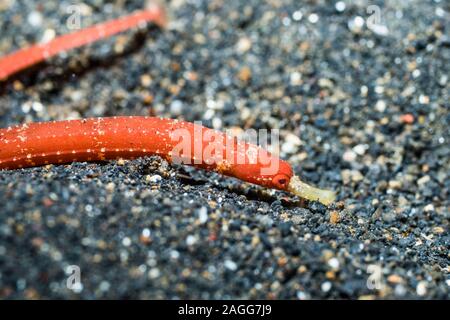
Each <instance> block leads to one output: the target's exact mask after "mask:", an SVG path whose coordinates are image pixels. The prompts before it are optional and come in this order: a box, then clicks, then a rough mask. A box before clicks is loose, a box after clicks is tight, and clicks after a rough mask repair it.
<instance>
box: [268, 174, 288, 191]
mask: <svg viewBox="0 0 450 320" xmlns="http://www.w3.org/2000/svg"><path fill="white" fill-rule="evenodd" d="M272 183H273V184H274V185H275V186H277V187H278V188H280V189H285V188H287V186H288V183H289V176H287V175H285V174H282V173H281V174H277V175H276V176H275V177H273V179H272Z"/></svg>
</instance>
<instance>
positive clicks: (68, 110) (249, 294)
mask: <svg viewBox="0 0 450 320" xmlns="http://www.w3.org/2000/svg"><path fill="white" fill-rule="evenodd" d="M84 2H85V5H84V6H82V7H81V9H82V10H81V11H82V14H83V16H82V19H81V22H82V24H83V26H88V25H92V24H93V23H97V22H100V21H105V20H107V19H111V18H113V17H118V16H120V15H124V14H127V13H130V12H132V11H133V10H135V9H139V8H141V7H142V1H137V0H136V1H126V2H125V1H118V2H119V3H122V4H124V3H126V5H111V3H110V1H101V0H87V1H84ZM65 3H66V2H64V4H63V2H60V1H45V2H39V4H37V2H36V1H33V0H27V1H25V0H24V1H12V0H6V1H1V4H0V17H1V18H0V29H1V30H2V31H1V35H0V52H1V53H7V52H11V51H13V50H15V49H17V48H20V47H22V46H25V45H27V44H29V43H33V42H36V41H42V40H43V39H49V38H51V37H52V36H53V35H54V34H64V33H67V32H69V31H70V30H69V28H68V26H67V23H66V22H67V19H68V13H67V7H66V4H65ZM352 3H353V2H352ZM394 3H395V6H394V7H393V6H392V5H394V4H391V2H388V1H386V2H384V3H383V1H375V4H378V5H379V6H380V7H381V15H380V18H381V22H380V24H381V25H383V26H384V27H383V26H381V27H380V26H379V25H378V26H376V27H373V26H372V24H370V21H369V20H371V19H370V18H369V14H368V13H367V11H366V10H367V6H369V5H370V4H374V3H372V2H370V3H369V2H368V1H358V5H355V4H351V3H350V1H345V5H344V6H343V4H342V3H341V2H339V3H338V4H336V3H335V2H331V1H330V2H329V1H308V2H305V3H302V4H299V1H294V0H290V1H275V0H267V1H257V0H251V1H228V0H227V1H225V0H218V1H207V0H204V1H203V0H195V1H194V0H190V1H184V0H177V1H172V2H170V3H169V4H167V6H168V7H169V9H170V11H171V19H172V23H171V25H170V26H169V28H168V29H167V30H164V31H161V30H158V29H157V28H155V27H152V26H148V27H147V28H145V29H144V30H140V31H137V30H134V31H130V32H126V33H124V34H121V35H120V36H116V37H113V38H111V39H108V40H106V41H101V42H99V43H97V44H95V45H92V46H89V47H86V48H80V49H77V50H73V51H70V52H69V53H68V54H66V55H64V56H60V57H57V58H54V59H51V60H50V61H48V62H47V63H45V64H41V65H39V66H36V67H35V68H33V69H31V70H29V71H27V72H22V73H21V74H19V75H17V76H16V77H14V78H12V79H10V80H9V81H8V82H6V83H3V84H2V85H1V88H0V126H1V127H6V126H9V125H12V124H18V123H24V122H29V121H46V120H62V119H68V118H81V117H93V116H111V115H157V116H163V117H171V118H179V119H187V120H189V121H194V120H201V121H203V124H204V125H206V126H209V127H214V128H217V129H221V130H224V129H227V128H234V130H235V131H236V132H238V131H239V128H240V129H246V128H254V129H275V128H278V129H280V132H281V147H282V154H281V155H282V157H283V158H284V159H286V160H288V161H289V162H290V163H291V164H292V165H293V167H294V169H295V171H296V173H297V174H299V175H300V176H301V177H302V178H303V179H304V180H305V181H308V182H310V183H312V184H315V185H318V186H321V187H326V188H330V189H334V190H336V191H337V193H338V200H339V201H341V203H340V204H337V205H335V206H333V207H331V208H326V207H324V206H323V205H321V204H319V203H314V202H306V201H304V202H302V201H299V199H298V198H296V197H294V196H291V195H288V194H285V193H283V192H277V191H271V190H265V189H264V188H261V187H258V186H253V185H250V184H245V183H242V182H240V181H238V180H235V179H232V178H226V177H222V176H220V175H218V174H216V173H210V172H204V171H201V170H196V169H193V168H190V167H183V166H172V165H170V164H168V163H166V162H165V161H164V160H162V159H160V158H157V157H149V158H144V159H137V160H134V161H112V162H107V163H74V164H72V165H65V166H63V165H61V166H47V167H43V168H30V169H25V170H15V171H2V172H1V173H0V202H1V203H2V205H1V208H0V298H11V299H17V298H27V299H33V298H75V299H76V298H82V299H93V298H169V299H173V298H207V299H217V298H225V299H227V298H262V299H266V298H269V299H280V298H281V299H308V298H352V299H356V298H361V299H376V298H418V299H449V298H450V290H449V289H450V288H449V286H450V276H449V261H450V260H449V258H450V254H449V247H450V238H449V233H448V230H449V205H450V201H449V199H450V192H449V187H450V179H449V172H450V162H449V156H450V148H449V141H450V134H449V122H450V114H449V88H450V81H449V76H450V63H449V61H450V38H449V36H448V35H449V30H450V22H449V21H450V18H449V11H450V7H449V3H448V2H446V1H437V0H436V1H434V2H433V1H419V0H416V1H408V2H405V3H404V4H403V2H400V1H396V2H394ZM407 3H408V4H407ZM344 7H345V8H344ZM368 22H369V26H370V28H369V27H368V25H367V23H368ZM386 27H387V29H386ZM69 265H77V266H79V267H80V269H81V285H79V286H76V287H75V288H74V290H70V289H68V288H67V286H66V280H67V277H68V274H69V273H68V270H67V267H68V266H69ZM374 286H375V287H374Z"/></svg>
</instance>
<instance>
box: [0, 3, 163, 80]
mask: <svg viewBox="0 0 450 320" xmlns="http://www.w3.org/2000/svg"><path fill="white" fill-rule="evenodd" d="M149 21H152V22H154V23H156V24H157V25H159V26H164V25H165V23H166V21H165V13H164V10H163V9H162V8H161V7H159V6H156V5H154V6H152V7H151V8H149V9H147V10H141V11H137V12H135V13H132V14H130V15H128V16H125V17H121V18H118V19H115V20H111V21H108V22H105V23H101V24H97V25H95V26H92V27H89V28H85V29H82V30H79V31H76V32H73V33H70V34H67V35H63V36H59V37H57V38H56V39H54V40H52V41H50V42H48V43H45V44H37V45H34V46H31V47H28V48H24V49H21V50H18V51H16V52H13V53H11V54H9V55H6V56H4V57H3V58H0V80H3V79H6V78H8V77H9V76H11V75H13V74H15V73H17V72H19V71H21V70H24V69H26V68H28V67H30V66H32V65H35V64H37V63H40V62H42V61H44V60H45V59H48V58H50V57H52V56H55V55H57V54H59V53H61V52H64V51H67V50H70V49H73V48H76V47H80V46H82V45H85V44H88V43H91V42H94V41H97V40H99V39H103V38H106V37H109V36H112V35H114V34H116V33H119V32H123V31H125V30H128V29H131V28H134V27H136V26H138V25H140V24H143V23H146V22H149Z"/></svg>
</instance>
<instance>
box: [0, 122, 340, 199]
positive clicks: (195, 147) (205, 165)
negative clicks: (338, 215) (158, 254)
mask: <svg viewBox="0 0 450 320" xmlns="http://www.w3.org/2000/svg"><path fill="white" fill-rule="evenodd" d="M186 139H187V141H182V140H186ZM232 141H236V140H235V139H233V138H230V137H229V136H227V135H226V134H224V133H222V132H219V131H216V130H212V129H209V128H206V127H204V126H201V125H199V124H194V123H190V122H185V121H179V120H173V119H163V118H157V117H110V118H92V119H82V120H67V121H53V122H42V123H29V124H23V125H18V126H13V127H9V128H5V129H0V169H18V168H25V167H33V166H41V165H46V164H63V163H70V162H74V161H99V160H109V159H120V158H121V159H133V158H137V157H142V156H148V155H158V156H161V157H163V158H165V159H167V160H168V161H172V162H173V161H175V160H177V161H178V162H181V163H184V164H189V165H193V166H196V167H199V168H202V169H206V170H214V171H217V172H219V173H221V174H224V175H227V176H232V177H235V178H238V179H241V180H243V181H247V182H250V183H254V184H258V185H261V186H264V187H268V188H274V189H279V190H285V191H289V192H292V193H294V194H296V195H298V196H300V197H302V198H306V199H309V200H318V201H320V202H322V203H323V204H325V205H328V204H330V203H332V202H333V201H334V199H335V195H334V193H333V192H331V191H328V190H321V189H317V188H314V187H312V186H310V185H308V184H306V183H304V182H302V181H301V180H300V179H299V178H298V177H297V176H295V175H294V174H293V170H292V167H291V166H290V165H289V164H288V163H287V162H286V161H283V160H281V159H279V158H278V157H276V156H274V155H272V154H270V153H269V152H267V151H265V150H264V149H262V148H260V147H258V146H256V145H253V144H249V143H246V142H243V141H237V142H235V143H230V142H232ZM183 142H184V143H183ZM180 143H181V146H183V148H182V150H180V149H179V147H180ZM224 145H226V147H223V148H222V147H221V146H224ZM229 146H231V147H229ZM175 156H176V157H175Z"/></svg>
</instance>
